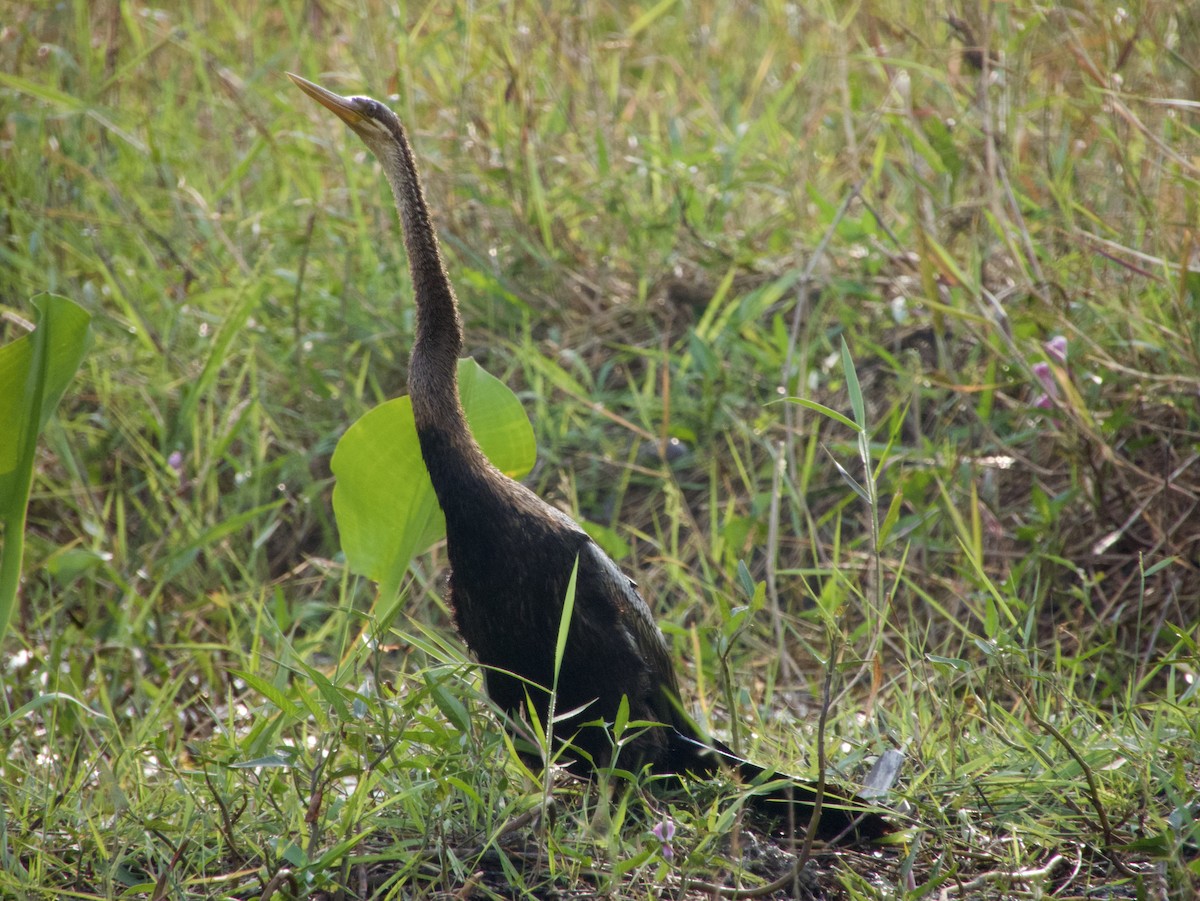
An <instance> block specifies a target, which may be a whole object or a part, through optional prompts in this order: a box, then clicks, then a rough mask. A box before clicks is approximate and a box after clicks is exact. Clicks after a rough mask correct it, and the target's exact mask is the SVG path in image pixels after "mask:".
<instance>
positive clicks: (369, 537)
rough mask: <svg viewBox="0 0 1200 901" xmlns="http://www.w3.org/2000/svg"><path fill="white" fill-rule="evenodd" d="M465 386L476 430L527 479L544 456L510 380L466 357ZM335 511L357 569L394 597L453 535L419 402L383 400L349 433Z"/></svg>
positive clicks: (487, 449)
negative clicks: (425, 557)
mask: <svg viewBox="0 0 1200 901" xmlns="http://www.w3.org/2000/svg"><path fill="white" fill-rule="evenodd" d="M458 391H459V395H460V396H461V398H462V403H463V408H464V409H465V410H466V413H467V422H468V423H469V424H470V426H471V432H472V434H473V435H474V436H475V439H476V440H477V441H478V442H479V446H480V447H482V448H483V452H484V453H485V454H487V457H488V459H489V460H491V461H492V463H494V464H495V465H496V467H497V468H499V469H500V471H501V472H504V473H506V474H507V475H509V476H512V477H513V478H515V479H519V478H521V477H522V476H524V475H526V474H528V472H529V471H530V470H531V469H532V468H533V463H534V459H535V457H536V454H537V450H536V447H535V445H534V440H533V427H532V426H531V425H530V424H529V418H528V417H527V416H526V415H525V411H524V409H523V408H522V407H521V402H520V401H519V400H518V399H517V397H516V395H515V394H513V393H512V392H511V391H510V390H509V389H508V388H507V387H506V386H505V385H504V383H503V382H501V381H499V380H498V379H496V378H494V377H493V376H491V375H488V373H486V372H484V371H483V369H482V368H481V367H480V366H479V364H478V363H476V362H475V361H474V360H471V359H464V360H459V363H458ZM330 467H331V468H332V469H333V475H334V478H335V479H336V484H335V485H334V489H333V512H334V516H335V517H336V518H337V524H338V531H339V532H340V533H341V542H342V550H343V551H344V552H345V554H346V561H347V562H348V563H349V565H350V568H351V569H352V570H353V571H354V572H356V573H359V574H360V575H364V576H367V577H368V578H370V579H374V580H375V581H376V582H378V583H379V588H380V596H381V597H385V598H390V597H392V596H393V595H394V594H395V592H396V591H397V590H398V589H399V587H400V580H401V579H402V578H403V576H404V572H405V570H407V569H408V564H409V561H411V560H412V558H413V556H415V555H416V554H419V553H420V552H421V551H423V550H425V549H426V548H428V547H429V546H430V545H431V544H433V543H434V542H435V541H437V540H438V539H440V538H441V537H442V536H443V535H445V533H446V522H445V519H444V518H443V517H442V511H441V510H440V509H439V507H438V504H437V498H436V496H435V495H434V493H433V485H432V484H431V483H430V481H429V473H428V472H427V471H426V469H425V462H424V460H422V458H421V448H420V445H419V444H418V443H417V431H416V426H415V425H414V424H413V415H412V404H411V402H410V401H409V399H408V398H407V397H399V398H396V399H395V400H390V401H388V402H386V403H383V404H380V405H379V406H378V407H376V408H375V409H373V410H371V411H369V412H368V413H366V414H365V415H363V416H362V418H360V419H359V420H358V421H357V422H356V423H354V425H352V426H350V428H349V429H347V430H346V434H345V435H343V436H342V439H341V440H340V441H339V442H338V446H337V449H336V450H335V451H334V453H333V459H332V461H330Z"/></svg>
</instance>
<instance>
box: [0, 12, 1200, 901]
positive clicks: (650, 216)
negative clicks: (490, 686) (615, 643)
mask: <svg viewBox="0 0 1200 901" xmlns="http://www.w3.org/2000/svg"><path fill="white" fill-rule="evenodd" d="M0 19H2V20H3V28H2V31H0V141H2V143H3V164H2V166H0V191H2V193H3V212H2V214H0V237H2V240H0V254H2V262H0V304H2V305H3V306H2V309H3V315H4V322H3V329H4V335H3V337H4V340H12V339H14V338H15V337H17V336H18V335H20V334H22V333H23V332H24V330H25V329H26V328H27V324H26V323H25V322H23V321H22V320H23V319H27V318H28V317H29V315H30V313H29V307H28V299H29V298H30V297H31V296H32V295H34V294H35V293H37V292H39V291H43V290H51V291H55V292H58V293H61V294H64V295H66V296H68V297H70V298H73V299H74V300H76V301H77V302H79V303H80V304H83V305H84V306H86V307H87V309H88V310H90V311H91V312H92V314H93V315H94V317H95V318H94V321H93V330H94V333H95V344H94V347H93V349H92V351H91V353H90V354H89V356H88V357H87V358H86V359H85V361H84V364H83V368H82V369H81V371H80V374H79V376H78V377H77V379H76V381H75V383H74V384H73V386H72V388H71V389H70V390H69V392H68V395H67V397H66V399H65V400H64V403H63V405H62V407H61V409H60V411H59V415H58V417H57V420H56V421H55V422H54V423H52V424H51V426H50V428H49V429H48V432H47V434H46V436H45V437H44V439H43V444H42V448H43V456H42V458H41V462H40V468H39V472H38V476H37V480H36V482H35V488H34V497H33V500H32V503H31V508H30V519H29V526H28V545H27V565H26V579H25V584H24V587H23V598H22V607H21V610H20V613H19V616H18V618H17V621H16V622H15V625H14V629H13V630H12V632H11V634H9V635H8V636H4V637H3V641H4V655H3V667H2V672H0V680H2V685H3V692H2V694H0V705H2V706H0V746H3V747H4V748H5V749H6V754H5V755H4V759H3V761H2V762H0V799H2V801H3V803H2V804H0V895H3V896H4V897H13V898H43V897H73V898H101V897H105V898H112V897H147V896H149V897H155V898H167V897H171V898H260V897H262V898H270V897H297V898H299V897H330V898H332V897H400V896H408V895H421V894H425V895H431V896H441V897H450V896H451V895H453V896H454V897H474V896H479V897H484V896H511V895H519V894H531V895H538V896H549V895H555V896H560V897H561V896H576V895H587V894H594V893H602V894H608V895H611V896H626V895H637V896H639V897H659V896H670V897H690V896H697V897H698V896H700V895H705V896H710V897H711V896H712V895H714V894H715V893H716V891H717V889H716V887H717V886H721V887H724V889H725V890H726V892H728V891H730V890H734V889H747V890H751V889H755V887H762V886H764V885H766V884H768V883H770V882H771V880H772V879H775V878H776V877H782V879H781V880H779V879H777V880H776V883H775V886H774V888H773V889H772V890H778V891H780V892H782V893H784V894H788V893H791V894H796V895H801V896H817V897H854V898H859V897H911V898H921V897H932V896H937V897H981V898H982V897H987V898H998V897H1014V898H1015V897H1020V898H1026V897H1042V896H1047V895H1053V896H1054V897H1063V898H1084V897H1087V898H1092V897H1097V898H1099V897H1104V898H1124V897H1129V898H1133V897H1138V898H1168V897H1170V898H1184V897H1190V896H1193V895H1194V894H1195V893H1196V891H1197V887H1200V863H1198V862H1197V857H1198V851H1197V845H1198V842H1200V826H1197V823H1196V814H1197V791H1198V790H1197V785H1198V784H1200V774H1198V772H1197V766H1198V761H1200V697H1198V693H1197V689H1196V677H1197V666H1198V662H1197V660H1198V655H1197V642H1198V641H1200V625H1198V623H1200V570H1198V562H1197V561H1198V560H1200V510H1198V506H1197V505H1198V502H1200V462H1198V461H1200V409H1198V400H1200V246H1198V240H1197V239H1198V235H1200V232H1198V230H1197V227H1198V225H1200V222H1198V217H1197V207H1198V200H1200V190H1198V187H1200V133H1198V128H1200V62H1198V59H1200V58H1198V57H1197V55H1196V53H1195V47H1196V46H1197V45H1198V44H1200V5H1197V4H1195V3H1176V2H1160V0H1144V2H1137V0H1134V2H1131V3H1127V4H1125V5H1124V6H1117V5H1116V4H1115V3H1109V2H1099V0H1074V2H1069V3H1055V2H1046V3H1034V2H1030V3H990V2H985V3H980V4H974V3H971V4H967V3H962V4H960V3H957V2H951V3H948V4H946V5H941V4H934V5H930V4H904V3H898V2H892V0H875V2H870V3H861V4H853V5H843V4H835V3H828V2H825V3H822V2H807V0H806V2H803V3H786V2H774V0H768V2H764V3H744V2H718V0H661V2H646V3H640V4H625V3H609V2H591V3H568V2H560V0H546V2H540V3H530V2H512V3H489V2H470V3H459V2H434V3H429V4H404V3H389V2H383V0H355V2H351V0H327V2H318V0H314V2H306V3H298V4H283V5H276V4H258V3H249V2H243V0H222V2H216V0H210V2H198V3H188V4H164V5H162V6H160V7H155V6H150V5H145V4H142V3H138V2H133V0H125V2H116V0H96V2H87V0H63V2H59V3H32V4H15V3H11V2H10V3H5V4H4V7H3V15H2V16H0ZM288 70H290V71H295V72H298V73H300V74H302V75H304V76H306V77H309V78H312V79H314V80H317V81H319V82H321V83H322V84H324V85H327V86H329V87H331V88H334V89H335V90H342V91H344V92H346V93H355V92H360V91H361V92H364V93H370V94H373V95H374V96H376V97H379V98H381V99H386V100H387V101H388V102H390V103H391V104H392V105H393V106H394V108H395V109H396V110H397V111H398V112H399V114H400V115H401V116H402V118H403V119H404V121H405V122H406V123H407V124H408V126H409V128H410V132H411V136H412V140H413V143H414V145H415V147H416V149H417V154H418V157H419V159H420V162H421V165H422V168H423V173H424V176H425V179H426V182H427V191H428V194H429V198H430V202H431V204H432V206H433V208H434V211H435V216H436V220H437V224H438V227H439V229H440V231H441V234H442V235H443V238H444V243H445V248H446V255H447V260H448V265H449V268H450V270H451V273H452V276H453V278H454V280H455V282H456V284H457V286H458V289H459V294H460V299H461V302H462V306H463V312H464V318H465V322H466V327H467V333H468V346H469V349H470V352H471V354H472V355H474V356H475V357H476V358H477V359H479V360H480V362H481V363H483V364H484V365H485V366H486V367H487V368H488V369H489V370H490V371H491V372H493V373H494V374H496V375H497V376H499V377H501V378H502V379H503V380H504V381H505V382H506V383H507V384H509V385H510V386H511V387H513V388H514V390H516V391H517V392H518V393H519V395H520V396H521V398H522V400H523V401H524V403H525V406H526V409H527V411H528V412H529V414H530V416H531V418H532V420H533V422H534V425H535V429H536V434H537V438H538V444H539V449H540V459H539V465H538V468H537V469H536V470H535V472H534V474H533V475H532V476H531V478H530V483H531V484H532V485H533V486H534V487H535V488H536V489H537V490H538V491H539V492H540V493H541V494H542V495H543V496H544V497H546V498H548V499H550V500H552V501H553V502H555V503H558V504H559V505H561V506H563V507H564V508H565V509H567V510H569V511H571V512H572V513H573V514H574V515H576V516H578V517H579V518H581V519H582V520H584V521H586V522H587V523H588V525H589V528H591V529H592V531H593V533H594V534H595V535H596V536H597V537H598V538H599V539H600V540H601V541H602V542H603V543H604V545H605V547H606V548H607V549H608V550H609V551H610V552H612V553H613V554H614V556H616V557H617V558H618V559H619V562H620V563H621V565H622V566H623V567H625V568H626V569H627V570H628V571H629V572H630V573H631V574H634V575H635V576H636V578H637V581H638V583H639V585H640V586H641V589H642V591H643V593H644V594H645V596H646V597H647V598H648V599H649V600H650V602H651V605H652V607H653V609H654V610H655V612H656V614H657V615H658V616H659V618H660V621H661V622H662V624H663V628H664V629H665V630H666V632H667V635H668V638H669V640H670V641H671V643H672V645H673V648H674V651H675V654H676V657H677V661H678V665H679V666H680V668H681V671H682V672H683V674H684V682H685V684H686V685H687V690H686V694H687V696H688V698H689V699H691V701H692V702H693V703H694V705H695V712H696V713H697V715H699V716H700V717H702V718H703V719H705V720H707V721H708V722H710V723H711V725H712V727H713V728H714V730H715V731H716V732H718V733H719V734H721V735H723V736H725V737H727V738H732V740H733V741H735V742H736V743H737V744H738V745H739V746H740V747H743V748H745V749H746V751H747V752H748V753H750V754H752V755H753V756H755V757H756V758H758V759H761V760H763V761H764V762H768V763H778V764H780V765H782V766H785V767H787V768H790V769H793V770H796V771H800V772H812V771H813V770H814V769H815V768H816V766H817V759H818V757H823V758H824V760H825V763H826V765H827V767H828V769H829V770H830V772H831V774H832V775H833V776H834V777H836V778H837V779H840V780H844V781H847V782H851V783H853V782H854V781H855V780H856V779H858V778H860V777H861V776H862V774H863V772H864V771H865V770H866V768H867V766H868V765H869V763H870V761H871V760H872V759H874V758H875V757H876V756H878V755H879V754H880V753H881V752H883V751H884V750H886V749H889V748H893V747H894V748H899V749H900V750H902V751H903V753H904V754H905V764H904V769H903V772H902V774H901V779H900V782H899V784H898V786H897V787H896V788H895V789H894V791H893V792H892V793H891V794H890V795H889V796H888V798H887V799H886V803H887V804H889V805H890V806H893V807H895V808H897V809H898V810H900V811H901V813H900V814H898V816H899V817H900V818H901V819H902V820H903V821H904V822H906V823H911V829H910V831H909V832H908V833H907V834H906V835H905V837H904V840H903V841H901V842H899V843H897V844H896V845H894V846H891V847H890V848H887V849H883V850H878V851H870V852H856V853H855V852H847V851H842V852H837V853H836V854H833V853H823V854H819V855H816V856H815V857H814V858H813V859H812V860H810V861H809V862H808V865H807V866H806V867H805V868H804V869H803V871H800V870H796V871H795V873H793V868H794V865H795V862H796V857H795V855H794V854H793V853H792V852H791V851H789V850H787V849H786V848H785V847H784V843H781V842H777V841H775V840H773V839H772V838H770V837H769V836H765V835H764V834H763V833H762V832H761V831H757V830H756V829H754V828H752V824H749V825H748V824H747V823H746V822H744V819H743V816H742V808H741V803H740V802H741V800H742V799H741V794H740V792H739V790H738V789H737V787H735V786H724V787H721V786H718V787H715V788H707V789H706V788H698V789H697V790H696V797H695V798H691V799H682V800H680V799H677V800H668V799H663V798H659V797H656V796H654V795H642V794H633V795H629V794H624V795H622V794H620V793H618V794H616V795H612V796H607V795H605V794H603V793H600V794H597V793H596V792H594V791H589V790H588V789H587V788H586V787H585V786H580V785H577V784H572V783H570V782H569V781H567V782H565V783H564V784H563V785H562V786H560V787H559V788H558V789H557V791H556V797H557V802H556V803H554V804H551V803H550V802H549V799H548V793H547V791H546V787H545V785H544V784H543V783H542V782H541V781H540V780H539V778H538V777H537V776H536V775H535V774H530V773H528V772H526V771H524V770H522V769H521V767H520V766H519V764H518V763H517V762H516V761H515V759H513V756H512V754H511V752H510V750H509V749H508V748H507V747H506V746H505V743H504V740H503V738H502V736H500V735H499V734H498V731H497V729H496V726H495V720H494V718H493V717H492V715H491V713H490V712H489V711H488V709H487V706H486V702H485V701H484V700H483V699H482V698H481V697H480V694H479V690H478V682H477V678H478V674H477V672H476V671H475V670H474V669H473V668H472V667H471V666H470V664H469V661H467V660H466V659H465V657H464V654H463V650H462V648H461V646H460V644H459V643H458V641H457V639H456V638H455V637H454V636H453V633H452V630H451V628H450V626H449V621H448V617H447V611H446V609H445V605H444V603H443V601H442V599H441V584H442V576H443V573H444V568H445V565H444V564H445V561H444V556H443V554H442V553H441V552H440V550H439V549H437V548H435V549H434V550H433V551H432V552H431V553H429V554H428V555H425V556H423V557H422V558H420V559H419V560H418V561H417V562H416V563H415V565H414V567H413V569H412V574H411V581H410V582H409V583H408V584H407V585H406V586H405V594H404V597H403V604H402V607H401V608H400V610H399V613H398V615H395V616H391V615H388V614H387V613H386V612H387V611H388V610H389V609H391V608H392V607H393V605H392V604H391V603H390V600H391V599H388V598H376V597H375V595H374V592H373V589H372V586H371V585H370V584H369V583H367V582H365V581H363V580H360V579H358V578H356V577H354V576H352V575H351V574H350V573H348V572H347V571H346V568H345V567H344V565H343V563H342V561H341V559H340V557H339V551H338V540H337V532H336V528H335V524H334V522H333V521H332V514H331V507H330V495H331V489H332V483H331V477H330V474H329V468H328V461H329V456H330V454H331V452H332V450H333V448H334V446H335V443H336V442H337V440H338V437H339V435H340V434H341V433H342V432H343V431H344V430H345V428H346V427H347V426H348V425H349V424H350V423H351V422H352V421H354V420H355V419H356V418H357V417H358V416H359V415H361V414H362V413H363V412H364V411H365V410H367V409H369V408H370V407H372V406H373V405H375V404H377V403H378V402H380V401H382V400H384V399H386V398H389V397H393V396H395V395H397V394H400V393H403V391H404V390H405V374H404V373H405V362H406V351H407V348H408V347H409V345H410V343H411V338H412V305H411V302H410V296H409V293H408V287H407V283H408V279H407V272H406V269H405V265H406V261H405V258H404V254H403V250H402V247H401V244H400V241H399V236H398V231H397V223H396V220H395V214H394V211H393V208H392V201H391V198H390V196H389V195H388V193H387V190H386V186H385V184H384V182H383V179H382V176H381V174H380V172H379V170H378V167H377V166H376V165H375V164H374V161H373V160H372V159H371V158H370V157H369V156H368V155H367V153H366V151H365V149H364V148H363V147H362V146H361V145H360V144H359V143H358V142H357V141H356V140H355V139H354V137H353V135H351V134H350V133H349V132H348V131H347V130H346V129H345V128H344V127H343V126H342V125H341V124H340V123H338V122H337V121H336V120H334V119H333V117H331V116H330V115H328V114H327V113H325V112H324V111H322V110H320V109H319V108H317V107H316V106H315V105H313V104H311V103H310V102H309V101H307V100H306V99H305V98H304V97H303V96H302V95H300V93H299V92H298V91H296V89H295V88H294V87H293V86H292V85H291V84H290V83H289V82H288V81H287V80H286V78H285V77H284V72H285V71H288ZM842 341H845V342H846V346H847V348H848V350H849V353H850V355H851V356H852V357H853V359H854V360H855V361H856V363H857V382H858V384H859V385H861V388H860V389H859V390H857V391H856V390H855V388H854V386H855V380H854V379H850V378H848V376H847V371H846V369H845V367H844V366H843V357H842V355H841V353H840V347H841V342H842ZM787 397H803V398H807V399H810V400H813V401H817V402H819V403H821V404H824V405H826V406H828V407H830V408H832V409H834V410H837V411H840V412H842V413H844V414H845V415H846V416H852V411H853V408H854V406H855V401H856V400H857V399H858V398H859V397H861V398H862V400H863V401H864V402H865V404H864V409H863V411H862V414H861V417H860V420H859V422H858V424H859V425H864V424H865V426H866V428H865V431H863V433H862V438H863V440H861V441H860V440H859V438H860V435H859V434H858V433H856V430H855V429H852V428H848V427H847V426H846V425H845V424H843V423H841V422H838V421H837V420H835V419H832V418H830V417H828V416H824V415H821V414H820V413H819V412H817V411H814V410H813V409H811V408H809V407H804V406H800V405H797V404H792V403H788V402H786V401H785V400H784V398H787ZM0 427H2V426H0ZM822 711H825V713H826V717H825V720H824V729H823V738H821V737H820V736H819V735H818V728H817V726H818V722H819V721H820V720H821V716H820V714H821V712H822ZM805 893H807V895H805Z"/></svg>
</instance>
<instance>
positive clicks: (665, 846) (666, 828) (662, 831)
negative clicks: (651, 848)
mask: <svg viewBox="0 0 1200 901" xmlns="http://www.w3.org/2000/svg"><path fill="white" fill-rule="evenodd" d="M650 831H651V832H652V833H654V837H655V838H656V839H658V840H659V841H660V842H661V843H662V856H663V860H674V859H675V849H674V848H672V847H671V839H673V838H674V837H675V821H674V820H672V819H671V818H670V817H667V818H666V819H665V820H663V821H662V822H661V823H657V824H656V825H655V826H654V828H653V829H651V830H650Z"/></svg>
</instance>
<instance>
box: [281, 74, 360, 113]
mask: <svg viewBox="0 0 1200 901" xmlns="http://www.w3.org/2000/svg"><path fill="white" fill-rule="evenodd" d="M287 77H288V78H290V79H291V80H292V81H294V82H295V83H296V87H298V88H299V89H300V90H302V91H303V92H304V93H305V94H307V95H308V96H309V97H311V98H312V99H313V100H315V101H317V103H319V104H321V106H323V107H325V108H326V109H328V110H331V111H332V112H334V113H336V114H337V117H338V118H339V119H341V120H342V121H343V122H345V123H346V124H347V125H350V126H354V125H357V124H358V123H359V122H361V121H362V120H363V119H364V118H366V117H365V116H363V114H362V113H360V112H359V111H358V104H357V98H355V97H343V96H342V95H341V94H335V93H333V91H327V90H325V89H324V88H323V87H321V86H320V85H319V84H313V83H312V82H311V81H309V80H308V79H305V78H301V77H300V76H299V75H293V74H292V73H291V72H288V73H287Z"/></svg>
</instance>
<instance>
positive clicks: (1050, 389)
mask: <svg viewBox="0 0 1200 901" xmlns="http://www.w3.org/2000/svg"><path fill="white" fill-rule="evenodd" d="M1033 374H1034V375H1036V376H1037V380H1038V381H1039V382H1041V383H1042V388H1044V389H1045V391H1044V392H1043V393H1042V394H1040V395H1038V398H1037V400H1035V401H1034V402H1033V405H1034V406H1035V407H1041V408H1042V409H1048V408H1050V407H1052V406H1054V399H1055V398H1056V397H1058V382H1057V381H1056V380H1055V378H1054V370H1053V369H1051V368H1050V364H1049V363H1045V362H1042V363H1034V364H1033Z"/></svg>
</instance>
